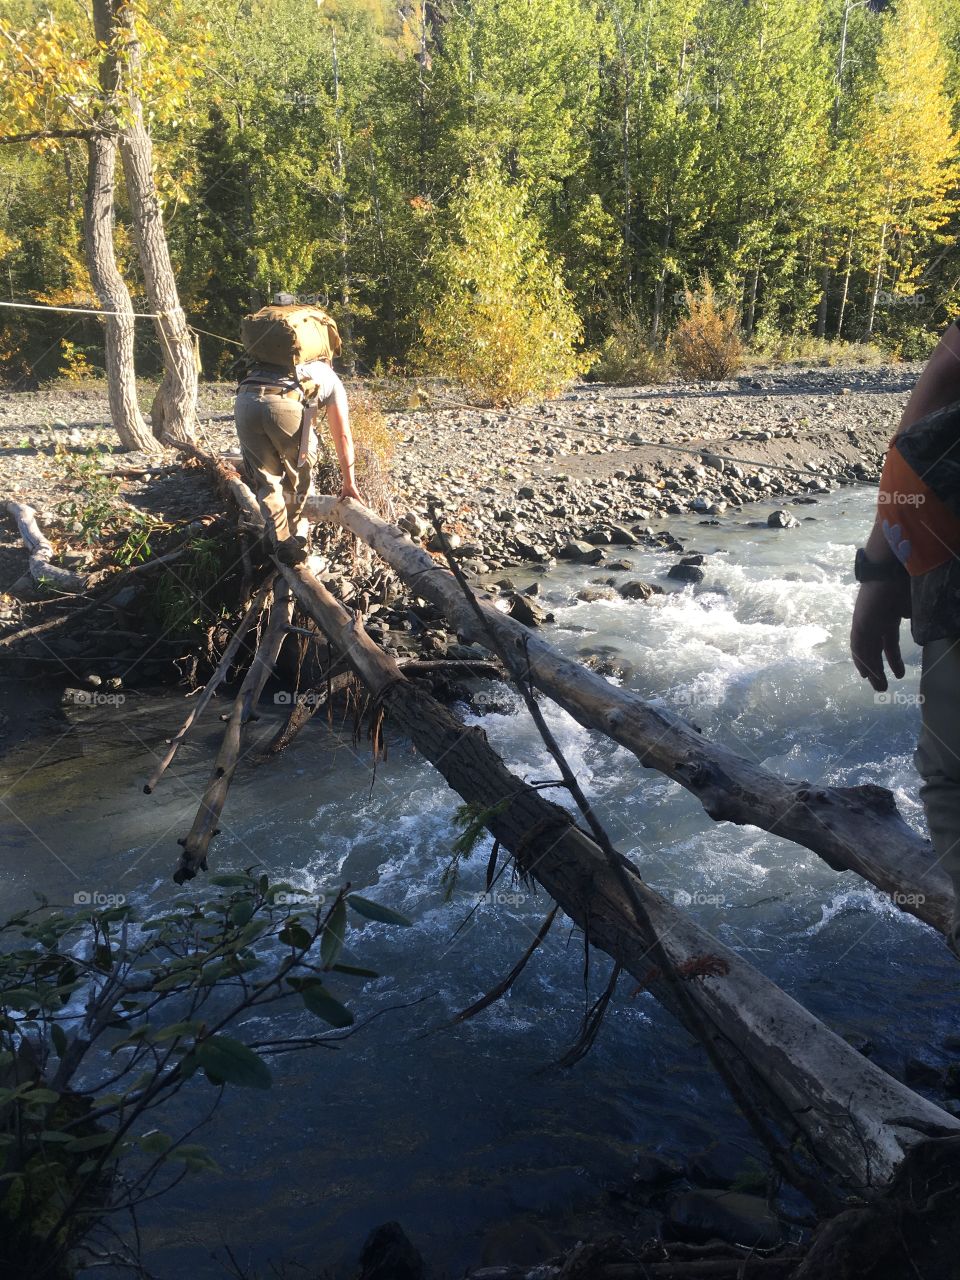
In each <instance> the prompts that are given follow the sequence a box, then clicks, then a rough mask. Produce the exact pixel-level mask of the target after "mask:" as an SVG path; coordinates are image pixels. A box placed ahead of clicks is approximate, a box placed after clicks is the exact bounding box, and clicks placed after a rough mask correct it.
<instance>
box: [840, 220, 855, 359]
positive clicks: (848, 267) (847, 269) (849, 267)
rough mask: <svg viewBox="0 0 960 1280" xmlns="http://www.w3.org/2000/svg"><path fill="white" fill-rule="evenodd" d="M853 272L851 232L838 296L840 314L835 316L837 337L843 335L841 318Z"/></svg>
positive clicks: (843, 313)
mask: <svg viewBox="0 0 960 1280" xmlns="http://www.w3.org/2000/svg"><path fill="white" fill-rule="evenodd" d="M852 271H853V232H852V231H851V232H850V234H849V236H848V237H847V256H846V261H845V262H844V267H843V293H842V294H841V296H840V312H839V314H838V316H837V337H838V338H840V337H842V335H843V318H844V315H845V314H846V310H847V302H848V300H849V298H850V275H851V273H852Z"/></svg>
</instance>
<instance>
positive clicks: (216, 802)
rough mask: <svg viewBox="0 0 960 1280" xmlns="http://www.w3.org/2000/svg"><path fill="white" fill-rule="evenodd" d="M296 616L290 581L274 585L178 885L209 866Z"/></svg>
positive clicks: (184, 855)
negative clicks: (248, 727) (250, 728)
mask: <svg viewBox="0 0 960 1280" xmlns="http://www.w3.org/2000/svg"><path fill="white" fill-rule="evenodd" d="M292 615H293V597H292V596H291V594H290V589H289V587H288V586H287V585H286V583H284V582H279V583H278V585H277V586H276V587H275V588H274V596H273V604H272V605H271V608H270V617H269V620H268V622H267V625H266V628H265V630H264V633H263V636H262V637H261V640H260V644H259V645H258V646H257V652H256V654H255V655H254V658H253V661H252V662H251V663H250V667H249V669H248V671H247V674H246V676H245V677H244V681H243V684H242V685H241V686H240V692H239V693H238V694H237V699H236V701H235V702H234V704H233V710H232V711H231V713H230V719H229V720H228V722H227V728H226V732H225V733H224V735H223V742H222V743H221V745H220V750H219V752H218V753H217V759H216V763H215V764H214V767H213V773H212V774H211V775H210V779H209V781H208V782H207V786H206V789H205V790H204V793H203V799H202V801H201V803H200V808H199V809H198V810H197V816H196V818H194V821H193V826H192V827H191V828H190V831H189V833H188V834H187V835H186V836H185V837H184V838H183V839H182V840H181V841H180V843H181V845H182V846H183V853H182V854H181V857H180V864H179V866H178V867H177V870H176V871H175V872H174V876H173V878H174V880H175V881H176V882H177V884H183V883H184V882H185V881H187V880H192V879H193V877H194V876H195V875H196V873H197V869H198V868H203V869H204V870H205V869H206V865H207V850H208V848H209V847H210V841H211V840H212V839H213V837H214V836H215V835H216V834H217V831H218V830H219V827H218V824H219V822H220V815H221V813H222V812H223V806H224V804H225V803H226V799H227V792H228V791H229V789H230V783H231V782H232V781H233V774H234V770H235V769H236V767H237V762H238V761H239V759H240V740H241V736H242V734H243V728H244V725H245V724H246V723H247V721H248V720H249V719H250V716H251V713H252V712H253V710H254V708H255V707H256V705H257V702H258V700H259V698H260V694H261V693H262V692H263V686H264V685H265V684H266V682H267V680H268V679H269V677H270V676H271V674H272V673H273V667H274V663H275V662H276V660H277V657H278V655H279V653H280V647H281V645H282V644H283V642H284V639H285V638H286V628H287V626H288V625H289V623H290V619H291V617H292Z"/></svg>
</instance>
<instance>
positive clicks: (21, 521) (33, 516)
mask: <svg viewBox="0 0 960 1280" xmlns="http://www.w3.org/2000/svg"><path fill="white" fill-rule="evenodd" d="M7 510H8V511H9V512H10V514H11V515H12V516H13V518H14V520H16V522H17V528H18V529H19V530H20V537H21V538H22V539H23V545H24V546H25V547H26V548H27V551H28V553H29V556H30V576H31V577H32V578H33V580H34V582H46V583H49V584H50V585H51V586H53V587H56V588H57V590H58V591H69V592H71V593H72V594H75V593H76V592H78V591H82V590H83V589H84V587H85V586H86V579H85V578H83V577H81V576H80V575H79V574H76V573H71V572H70V570H69V569H61V567H60V566H59V565H56V564H54V563H53V556H54V550H53V547H52V546H51V545H50V543H49V541H48V540H47V538H46V536H45V535H44V533H43V531H42V530H41V528H40V526H39V525H38V524H37V513H36V511H34V509H33V507H31V506H28V505H27V503H25V502H15V501H13V500H12V499H11V500H10V501H9V502H8V503H7Z"/></svg>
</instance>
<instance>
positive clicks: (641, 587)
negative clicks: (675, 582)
mask: <svg viewBox="0 0 960 1280" xmlns="http://www.w3.org/2000/svg"><path fill="white" fill-rule="evenodd" d="M619 592H620V595H621V596H622V597H623V598H624V600H649V599H650V597H651V596H662V595H663V587H657V586H654V585H653V583H652V582H643V581H642V580H641V579H640V578H632V579H631V580H630V581H629V582H625V583H624V584H623V586H622V587H620V588H619Z"/></svg>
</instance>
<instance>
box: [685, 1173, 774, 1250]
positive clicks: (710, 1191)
mask: <svg viewBox="0 0 960 1280" xmlns="http://www.w3.org/2000/svg"><path fill="white" fill-rule="evenodd" d="M666 1226H667V1228H668V1229H669V1230H670V1231H671V1232H672V1234H674V1235H675V1236H676V1237H678V1238H679V1239H681V1240H689V1241H691V1242H694V1243H698V1244H704V1243H706V1241H708V1240H713V1239H720V1240H726V1241H728V1242H729V1243H730V1244H741V1245H746V1246H747V1247H748V1248H755V1249H772V1248H773V1247H774V1246H775V1245H777V1244H778V1243H779V1242H780V1239H781V1236H782V1231H781V1228H780V1223H779V1222H778V1221H777V1219H776V1217H775V1216H774V1215H773V1214H772V1213H771V1212H770V1210H769V1208H768V1207H767V1202H766V1200H764V1199H763V1198H762V1197H761V1196H751V1195H746V1194H745V1193H744V1192H742V1191H720V1190H717V1189H715V1188H697V1189H696V1190H693V1191H681V1192H678V1193H677V1194H676V1195H672V1196H671V1197H670V1198H669V1199H668V1201H667V1205H666Z"/></svg>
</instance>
